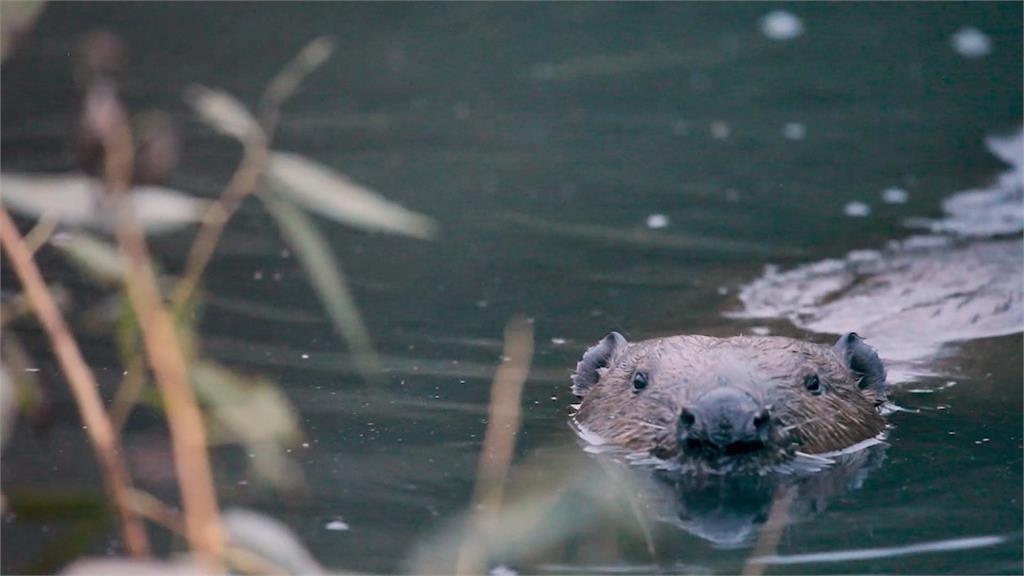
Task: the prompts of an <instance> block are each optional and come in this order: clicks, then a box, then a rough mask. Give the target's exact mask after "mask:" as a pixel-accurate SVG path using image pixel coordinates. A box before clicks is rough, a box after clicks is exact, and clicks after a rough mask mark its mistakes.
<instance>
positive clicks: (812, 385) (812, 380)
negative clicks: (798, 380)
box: [804, 374, 821, 396]
mask: <svg viewBox="0 0 1024 576" xmlns="http://www.w3.org/2000/svg"><path fill="white" fill-rule="evenodd" d="M804 387H805V388H807V391H808V392H810V393H811V394H814V395H815V396H817V395H818V394H821V379H820V378H818V375H817V374H808V375H807V376H804Z"/></svg>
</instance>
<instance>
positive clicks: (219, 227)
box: [171, 36, 334, 314]
mask: <svg viewBox="0 0 1024 576" xmlns="http://www.w3.org/2000/svg"><path fill="white" fill-rule="evenodd" d="M333 49H334V43H333V41H332V40H330V38H327V37H323V36H322V37H319V38H316V39H315V40H313V41H312V42H310V43H309V44H307V45H306V47H305V48H303V49H302V51H301V52H299V54H298V55H297V56H296V57H295V58H293V59H292V60H291V61H290V62H289V63H288V64H287V65H286V66H285V67H284V68H283V69H282V70H281V72H279V73H278V74H277V75H276V76H275V77H274V79H273V80H271V82H270V84H269V85H268V86H267V88H266V90H264V92H263V96H262V97H261V99H260V118H259V123H258V124H257V123H253V125H251V126H249V128H248V132H247V133H246V135H245V138H244V140H243V146H244V151H243V153H242V162H241V164H239V166H238V169H237V170H236V171H235V173H234V174H233V175H232V176H231V180H230V181H229V182H228V185H227V187H226V188H225V189H224V192H223V193H222V194H221V196H220V198H219V199H217V201H216V202H213V203H212V204H210V207H209V208H207V209H206V213H205V214H204V215H203V222H202V225H201V228H200V230H199V233H198V234H197V235H196V239H195V241H194V242H193V243H192V247H191V248H190V249H189V253H188V259H187V260H186V262H185V272H184V274H183V275H182V278H181V280H179V281H178V284H177V286H175V289H174V294H173V296H172V297H171V303H172V304H171V309H172V310H173V311H174V313H175V314H179V313H180V312H181V311H182V309H183V308H184V306H185V303H186V302H187V301H188V299H189V298H190V297H191V296H192V294H193V293H194V292H195V289H196V287H197V286H198V285H199V280H200V278H202V276H203V271H204V270H206V267H207V266H208V265H209V263H210V259H211V258H213V253H214V251H215V250H216V249H217V244H218V243H220V237H221V234H223V232H224V228H225V227H226V226H227V223H228V221H229V220H231V217H232V216H234V214H235V212H236V211H237V210H238V207H239V206H240V205H241V204H242V201H243V200H245V199H246V198H247V197H249V196H251V195H252V194H253V193H254V192H256V189H257V188H258V186H259V183H260V179H261V178H262V177H263V174H264V172H265V171H266V169H267V162H268V159H269V157H270V141H271V140H273V137H274V133H275V131H276V130H277V123H278V118H279V116H280V110H281V106H283V105H284V103H285V102H286V101H287V100H288V98H290V97H291V96H292V95H293V94H294V93H295V90H296V89H297V88H298V86H299V84H300V83H301V82H302V80H303V79H304V78H305V77H306V76H307V75H309V73H310V72H312V71H313V70H315V69H316V68H317V67H318V66H320V65H321V64H323V63H324V62H325V61H326V60H327V58H328V57H329V56H330V55H331V52H332V51H333Z"/></svg>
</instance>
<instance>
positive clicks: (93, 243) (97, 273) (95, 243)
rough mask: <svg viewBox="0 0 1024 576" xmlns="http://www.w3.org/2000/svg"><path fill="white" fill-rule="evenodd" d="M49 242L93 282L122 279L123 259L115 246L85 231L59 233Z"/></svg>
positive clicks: (110, 281) (115, 281) (108, 281)
mask: <svg viewBox="0 0 1024 576" xmlns="http://www.w3.org/2000/svg"><path fill="white" fill-rule="evenodd" d="M51 243H52V244H53V246H54V247H56V248H57V249H58V250H60V252H61V253H62V254H64V255H65V256H66V257H67V258H68V260H70V261H71V264H73V265H74V266H75V267H76V268H78V269H79V270H81V271H82V272H84V273H85V274H87V275H88V276H89V277H90V278H92V279H93V280H94V281H95V282H97V283H99V284H107V285H113V284H120V283H121V282H122V281H123V280H124V272H125V266H124V261H123V260H122V259H121V254H120V252H118V250H117V246H114V245H113V244H111V243H109V242H105V241H103V240H100V239H99V238H97V237H95V236H93V235H92V234H88V233H85V232H68V233H60V234H57V235H56V236H54V238H53V240H52V241H51Z"/></svg>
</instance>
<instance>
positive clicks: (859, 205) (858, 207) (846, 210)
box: [843, 202, 871, 218]
mask: <svg viewBox="0 0 1024 576" xmlns="http://www.w3.org/2000/svg"><path fill="white" fill-rule="evenodd" d="M843 214H846V215H847V216H850V217H851V218H863V217H865V216H867V215H868V214H871V206H868V205H867V204H865V203H863V202H847V204H846V205H845V206H843Z"/></svg>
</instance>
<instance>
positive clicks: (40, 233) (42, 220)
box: [25, 214, 60, 254]
mask: <svg viewBox="0 0 1024 576" xmlns="http://www.w3.org/2000/svg"><path fill="white" fill-rule="evenodd" d="M59 223H60V219H59V218H56V217H54V216H51V215H50V214H43V215H42V216H40V217H39V221H38V222H36V225H35V226H34V227H33V228H32V229H31V230H29V232H28V234H26V235H25V245H26V246H28V251H29V254H35V253H36V252H37V251H38V250H39V248H41V247H42V246H43V244H46V241H47V240H49V239H50V237H51V236H53V233H54V231H55V230H57V224H59Z"/></svg>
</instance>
